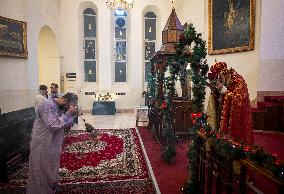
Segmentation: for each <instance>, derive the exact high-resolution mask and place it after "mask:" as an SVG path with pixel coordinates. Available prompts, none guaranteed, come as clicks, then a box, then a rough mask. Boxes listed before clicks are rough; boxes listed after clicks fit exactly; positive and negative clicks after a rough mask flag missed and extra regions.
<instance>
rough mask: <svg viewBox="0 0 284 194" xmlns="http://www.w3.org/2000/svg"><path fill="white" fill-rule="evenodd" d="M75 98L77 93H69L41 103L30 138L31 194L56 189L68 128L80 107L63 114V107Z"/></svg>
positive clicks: (71, 108)
mask: <svg viewBox="0 0 284 194" xmlns="http://www.w3.org/2000/svg"><path fill="white" fill-rule="evenodd" d="M71 101H73V102H74V101H76V102H77V96H76V95H74V94H71V93H67V94H65V95H64V96H62V97H59V98H53V99H46V100H44V101H43V102H41V103H40V104H39V105H38V108H37V110H36V111H37V114H36V119H35V122H34V126H33V130H32V138H31V142H30V157H29V177H28V186H27V193H28V194H51V193H55V192H56V188H57V183H58V176H59V174H58V173H59V172H58V171H59V165H60V153H61V149H62V144H63V139H64V128H67V127H70V126H71V125H73V116H72V114H74V113H75V112H76V107H74V106H69V107H66V108H67V110H68V111H67V112H66V113H65V114H63V113H62V111H61V110H60V107H64V106H66V105H67V104H70V102H71ZM73 104H74V103H73ZM64 108H65V107H64Z"/></svg>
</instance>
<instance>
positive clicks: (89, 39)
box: [83, 8, 97, 82]
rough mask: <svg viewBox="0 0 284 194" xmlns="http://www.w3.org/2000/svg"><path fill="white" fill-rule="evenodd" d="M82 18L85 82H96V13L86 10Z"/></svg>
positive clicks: (89, 9)
mask: <svg viewBox="0 0 284 194" xmlns="http://www.w3.org/2000/svg"><path fill="white" fill-rule="evenodd" d="M83 16H84V41H83V42H84V71H85V81H89V82H96V69H97V66H96V65H97V63H96V58H97V57H96V38H97V37H96V30H97V26H96V13H95V11H94V10H93V9H91V8H87V9H85V10H84V13H83Z"/></svg>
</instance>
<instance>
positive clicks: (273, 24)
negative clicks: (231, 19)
mask: <svg viewBox="0 0 284 194" xmlns="http://www.w3.org/2000/svg"><path fill="white" fill-rule="evenodd" d="M261 7H262V11H261V14H262V15H261V34H260V56H259V66H260V67H259V81H258V88H259V91H284V84H283V83H284V49H283V47H284V36H283V34H284V23H283V21H284V12H283V8H284V1H283V0H273V1H269V0H262V6H261ZM272 13H273V14H272Z"/></svg>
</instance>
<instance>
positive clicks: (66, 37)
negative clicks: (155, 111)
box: [60, 0, 171, 110]
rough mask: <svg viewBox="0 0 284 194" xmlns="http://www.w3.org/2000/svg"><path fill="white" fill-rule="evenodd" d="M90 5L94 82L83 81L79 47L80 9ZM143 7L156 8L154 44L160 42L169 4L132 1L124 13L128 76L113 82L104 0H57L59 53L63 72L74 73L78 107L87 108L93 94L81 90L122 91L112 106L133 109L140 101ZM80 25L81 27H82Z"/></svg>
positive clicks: (108, 20) (110, 36) (109, 28)
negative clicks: (93, 29)
mask: <svg viewBox="0 0 284 194" xmlns="http://www.w3.org/2000/svg"><path fill="white" fill-rule="evenodd" d="M88 6H90V7H91V8H93V7H94V8H95V10H97V27H98V28H97V29H98V30H97V41H98V50H97V52H98V54H99V55H98V64H97V66H98V72H97V73H98V76H97V77H98V80H97V83H85V84H84V83H83V82H84V70H83V55H82V53H83V46H82V39H83V36H82V31H81V30H82V29H81V28H80V29H79V26H82V12H83V10H84V9H85V8H87V7H88ZM145 7H156V9H159V13H160V18H161V20H160V22H159V23H160V26H159V30H158V35H159V36H158V44H159V45H160V44H161V34H162V32H161V29H163V27H164V25H165V23H166V20H167V18H168V16H169V14H170V12H171V3H161V1H160V0H145V1H135V4H134V8H133V9H132V10H131V12H130V14H129V15H128V18H129V23H128V32H129V34H128V75H127V83H124V84H121V83H119V84H118V83H114V81H113V80H114V64H113V46H112V42H113V40H114V39H113V34H112V33H113V31H112V30H113V26H112V25H111V24H112V23H113V21H112V19H113V18H112V15H111V11H110V10H109V9H108V8H107V6H106V3H105V1H101V0H92V1H83V0H61V1H60V8H61V9H60V21H61V23H60V31H61V45H60V48H61V55H62V58H63V60H62V65H63V72H76V73H77V88H81V86H83V87H82V91H83V92H82V93H80V94H79V104H80V106H81V108H82V110H91V109H92V103H93V101H94V96H85V95H84V92H85V91H96V92H97V94H99V93H100V92H101V91H104V92H106V91H109V92H111V93H115V92H125V93H126V95H125V96H116V100H115V101H116V108H118V109H133V108H134V107H135V106H136V105H139V104H143V102H144V101H143V98H142V91H143V72H142V70H143V65H144V64H143V51H144V50H143V32H144V30H143V28H142V26H143V14H142V13H143V10H144V8H145ZM82 28H83V27H82Z"/></svg>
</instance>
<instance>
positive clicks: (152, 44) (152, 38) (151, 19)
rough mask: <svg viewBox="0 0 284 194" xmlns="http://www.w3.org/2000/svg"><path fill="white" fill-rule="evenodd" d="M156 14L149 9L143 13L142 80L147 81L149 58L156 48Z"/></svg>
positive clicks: (149, 67)
mask: <svg viewBox="0 0 284 194" xmlns="http://www.w3.org/2000/svg"><path fill="white" fill-rule="evenodd" d="M156 23H157V16H156V14H155V13H154V12H152V11H149V12H147V13H146V14H145V15H144V24H145V25H144V26H145V29H144V46H145V48H144V49H145V57H144V73H145V74H144V81H145V82H147V81H148V79H149V76H150V73H151V71H150V70H151V65H150V59H151V57H152V56H153V55H154V53H155V50H156V32H157V24H156Z"/></svg>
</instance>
